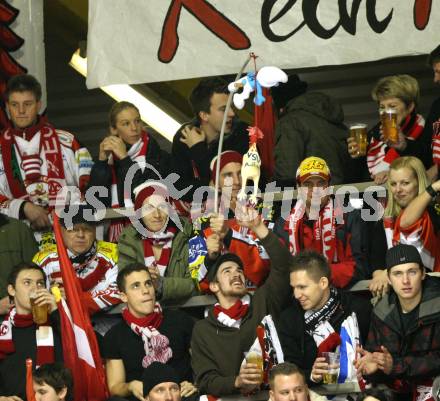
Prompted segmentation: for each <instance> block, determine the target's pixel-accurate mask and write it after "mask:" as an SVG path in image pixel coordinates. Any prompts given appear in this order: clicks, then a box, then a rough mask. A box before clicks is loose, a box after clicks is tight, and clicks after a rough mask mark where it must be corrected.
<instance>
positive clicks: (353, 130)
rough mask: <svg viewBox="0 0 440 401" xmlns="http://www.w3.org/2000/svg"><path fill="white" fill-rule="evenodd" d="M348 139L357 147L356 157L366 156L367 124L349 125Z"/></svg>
mask: <svg viewBox="0 0 440 401" xmlns="http://www.w3.org/2000/svg"><path fill="white" fill-rule="evenodd" d="M350 138H353V139H354V140H355V142H356V144H357V146H358V150H357V152H356V156H365V155H366V154H367V124H364V123H355V124H351V125H350ZM353 150H354V149H353Z"/></svg>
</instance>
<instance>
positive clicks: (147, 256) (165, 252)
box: [142, 225, 177, 277]
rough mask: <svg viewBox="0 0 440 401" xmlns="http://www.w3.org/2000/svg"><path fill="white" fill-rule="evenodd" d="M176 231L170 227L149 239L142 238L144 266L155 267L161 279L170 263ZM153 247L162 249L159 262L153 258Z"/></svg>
mask: <svg viewBox="0 0 440 401" xmlns="http://www.w3.org/2000/svg"><path fill="white" fill-rule="evenodd" d="M176 231H177V230H176V227H174V226H171V225H170V226H169V227H167V229H166V230H165V231H164V232H161V233H155V234H153V235H152V236H150V237H146V238H142V244H143V247H144V262H145V266H156V267H157V268H158V269H159V273H160V275H161V276H162V277H163V276H164V275H165V271H166V269H167V267H168V263H169V261H170V257H171V249H172V245H173V239H174V236H175V235H176ZM153 246H160V247H162V252H161V254H160V258H159V260H156V258H155V257H154V253H153Z"/></svg>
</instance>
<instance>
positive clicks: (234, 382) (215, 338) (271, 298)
mask: <svg viewBox="0 0 440 401" xmlns="http://www.w3.org/2000/svg"><path fill="white" fill-rule="evenodd" d="M239 206H241V207H237V208H236V218H237V221H238V223H239V224H240V225H241V226H243V227H247V228H250V229H251V230H252V231H253V232H254V233H255V235H256V236H257V237H258V239H259V240H260V241H261V245H262V246H263V247H264V248H265V249H266V251H267V252H268V254H269V257H270V260H271V266H272V267H271V270H270V273H269V276H268V278H267V280H266V281H265V283H264V284H263V285H262V286H261V287H259V288H258V289H257V290H256V291H255V293H254V294H253V295H251V294H249V293H248V290H247V288H246V286H245V276H244V272H243V271H244V269H243V262H242V260H241V259H240V257H239V256H237V255H235V254H232V253H225V254H223V255H221V256H219V258H218V259H217V260H216V261H215V262H214V264H212V265H211V266H210V267H209V268H208V274H207V277H208V280H209V288H210V290H211V292H212V293H214V295H215V296H216V298H217V303H216V304H215V305H214V307H212V308H209V310H208V313H207V317H206V318H205V319H203V320H199V321H198V322H197V323H196V324H195V326H194V330H193V335H192V341H191V349H192V366H193V370H194V373H195V375H196V382H197V385H198V388H199V392H200V394H209V395H213V396H215V397H219V396H223V395H230V394H237V393H240V392H241V393H243V394H249V393H251V392H253V391H258V389H260V386H261V384H262V380H264V377H267V374H266V373H267V370H268V368H270V365H271V364H272V362H275V359H274V354H270V355H269V353H268V349H267V348H266V346H262V345H261V344H263V343H264V344H269V343H270V344H271V346H272V345H273V348H271V350H270V351H271V352H274V353H276V357H278V356H279V353H278V352H277V349H279V346H277V345H278V341H272V340H273V339H274V337H273V336H275V335H276V332H275V326H274V324H273V321H272V320H271V317H270V316H267V315H275V317H276V316H277V315H278V314H279V311H280V309H281V308H282V306H283V305H285V304H286V303H287V302H288V299H289V296H290V290H289V285H288V275H289V273H288V270H289V264H290V260H291V255H290V254H289V251H288V250H287V248H285V247H284V246H283V245H282V244H281V243H280V241H279V239H278V238H277V237H276V235H275V234H274V233H273V232H271V231H269V229H268V228H267V227H266V225H265V224H264V222H263V221H262V219H261V218H260V216H259V215H258V212H257V211H256V210H255V209H252V208H247V207H244V206H242V205H239ZM269 318H270V319H269ZM269 326H270V327H269ZM272 328H273V329H272ZM263 334H264V338H263V337H262V335H263ZM269 334H270V335H272V337H270V335H269ZM260 340H261V342H260ZM263 348H264V349H263ZM248 351H251V352H250V353H248V354H246V356H247V358H246V359H245V358H244V352H248ZM257 351H258V352H257ZM259 357H261V358H263V361H261V359H260V358H259ZM261 362H263V363H261ZM262 365H263V366H262ZM262 369H264V372H263V371H262Z"/></svg>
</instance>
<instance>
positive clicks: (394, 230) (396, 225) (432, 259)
mask: <svg viewBox="0 0 440 401" xmlns="http://www.w3.org/2000/svg"><path fill="white" fill-rule="evenodd" d="M402 214H403V212H401V213H400V214H399V216H398V217H397V218H396V219H394V218H392V217H384V218H383V225H384V229H385V236H386V239H387V246H388V249H389V248H391V247H393V246H395V245H397V244H399V243H400V244H408V245H412V246H415V247H416V248H417V250H418V251H419V253H420V257H421V258H422V262H423V265H424V266H425V267H426V268H427V269H428V270H430V271H435V272H438V271H440V250H439V243H440V239H439V238H438V237H437V235H436V233H435V229H434V226H433V224H432V221H431V218H430V216H429V213H428V211H427V210H425V212H424V213H423V214H422V216H420V218H419V219H418V220H417V221H416V222H415V223H414V224H412V225H411V226H410V227H407V228H405V229H401V228H400V219H401V217H402Z"/></svg>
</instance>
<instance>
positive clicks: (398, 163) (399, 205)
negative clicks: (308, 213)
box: [370, 156, 440, 295]
mask: <svg viewBox="0 0 440 401" xmlns="http://www.w3.org/2000/svg"><path fill="white" fill-rule="evenodd" d="M428 183H429V182H428V179H427V176H426V173H425V167H424V166H423V163H422V162H421V161H420V160H419V159H417V158H416V157H413V156H406V157H400V158H398V159H396V160H394V161H393V162H392V163H391V165H390V170H389V172H388V182H387V187H388V199H387V205H386V208H385V212H384V217H383V220H381V221H378V222H375V223H374V228H373V230H372V233H370V238H372V239H373V241H372V246H371V248H370V265H371V267H372V270H373V273H372V276H373V278H372V280H371V283H370V290H371V291H372V292H373V294H375V295H377V294H379V293H382V292H383V291H384V290H385V291H386V289H387V286H388V277H387V272H386V269H385V252H386V249H389V248H391V247H392V246H394V245H396V244H398V243H404V244H410V245H414V246H415V247H416V248H417V249H418V251H419V252H420V255H421V257H422V261H423V263H424V265H425V268H426V269H427V270H428V271H434V270H438V269H439V266H440V255H439V250H440V249H439V245H440V244H439V243H438V237H437V230H438V227H439V222H440V218H439V216H438V214H437V213H436V211H435V209H434V207H432V206H431V205H430V204H429V202H428V201H427V199H428V198H430V199H432V196H431V195H429V196H428V194H430V193H435V192H436V191H437V190H440V182H436V183H434V184H433V185H432V187H431V189H429V188H430V186H428ZM427 187H428V190H427V189H426V188H427ZM428 191H429V192H428Z"/></svg>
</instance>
